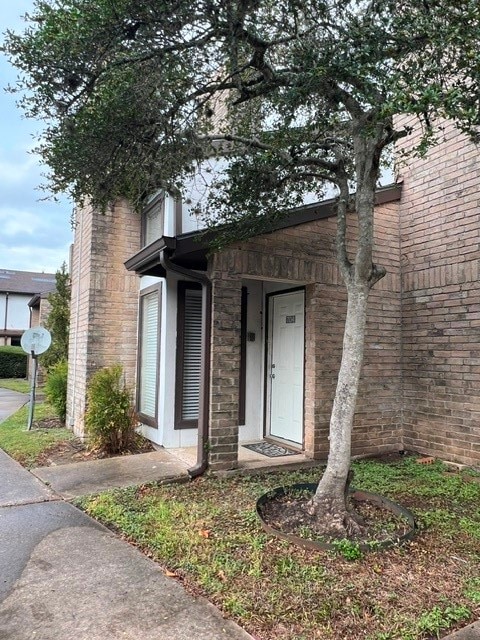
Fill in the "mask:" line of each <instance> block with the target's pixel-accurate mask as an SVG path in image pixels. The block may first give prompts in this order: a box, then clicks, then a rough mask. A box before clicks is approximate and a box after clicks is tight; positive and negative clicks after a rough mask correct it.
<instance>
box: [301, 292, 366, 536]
mask: <svg viewBox="0 0 480 640" xmlns="http://www.w3.org/2000/svg"><path fill="white" fill-rule="evenodd" d="M369 290H370V286H369V283H368V282H365V283H352V284H351V285H349V287H348V306H347V317H346V322H345V333H344V339H343V354H342V363H341V366H340V372H339V374H338V382H337V391H336V394H335V400H334V403H333V409H332V415H331V418H330V437H329V439H330V453H329V456H328V465H327V468H326V470H325V473H324V474H323V476H322V479H321V481H320V484H319V486H318V489H317V492H316V494H315V496H314V497H313V499H312V501H311V502H310V504H309V511H310V513H312V514H315V515H316V516H317V520H318V526H319V529H320V531H323V532H324V533H325V534H331V535H341V536H345V535H351V534H352V533H355V532H357V531H358V530H359V528H360V525H359V524H358V521H357V520H356V518H355V516H354V514H353V513H352V512H351V511H350V510H349V509H348V506H347V499H346V498H347V493H348V485H349V479H350V476H349V473H350V453H351V438H352V425H353V416H354V413H355V404H356V399H357V392H358V385H359V380H360V374H361V370H362V362H363V352H364V343H365V324H366V319H367V298H368V293H369Z"/></svg>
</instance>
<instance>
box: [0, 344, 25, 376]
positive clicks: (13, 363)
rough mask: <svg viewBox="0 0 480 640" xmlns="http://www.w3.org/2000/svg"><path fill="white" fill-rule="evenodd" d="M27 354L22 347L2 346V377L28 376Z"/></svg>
mask: <svg viewBox="0 0 480 640" xmlns="http://www.w3.org/2000/svg"><path fill="white" fill-rule="evenodd" d="M26 377H27V354H26V353H25V351H24V350H23V349H22V347H9V346H6V347H0V378H26Z"/></svg>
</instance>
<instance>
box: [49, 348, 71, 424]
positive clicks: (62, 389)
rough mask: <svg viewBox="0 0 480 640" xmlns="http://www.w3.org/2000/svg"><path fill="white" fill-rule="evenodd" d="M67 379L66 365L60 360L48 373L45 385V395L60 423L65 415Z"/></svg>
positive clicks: (63, 420)
mask: <svg viewBox="0 0 480 640" xmlns="http://www.w3.org/2000/svg"><path fill="white" fill-rule="evenodd" d="M67 377H68V363H67V361H66V360H60V361H59V362H57V364H55V365H53V367H51V369H50V370H49V371H48V374H47V382H46V383H45V395H46V396H47V399H48V401H49V403H50V404H51V405H52V406H53V408H54V409H55V411H56V412H57V415H58V417H59V418H60V420H61V421H62V422H65V416H66V415H67Z"/></svg>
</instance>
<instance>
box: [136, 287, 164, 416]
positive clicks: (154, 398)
mask: <svg viewBox="0 0 480 640" xmlns="http://www.w3.org/2000/svg"><path fill="white" fill-rule="evenodd" d="M160 296H161V288H160V285H153V286H152V287H148V288H147V289H144V290H143V291H141V292H140V317H139V328H140V330H139V354H138V355H139V358H138V386H137V413H138V415H139V418H140V419H141V420H142V422H144V423H145V424H147V425H149V426H151V427H157V426H158V420H157V413H158V412H157V402H158V365H159V361H158V356H159V335H160Z"/></svg>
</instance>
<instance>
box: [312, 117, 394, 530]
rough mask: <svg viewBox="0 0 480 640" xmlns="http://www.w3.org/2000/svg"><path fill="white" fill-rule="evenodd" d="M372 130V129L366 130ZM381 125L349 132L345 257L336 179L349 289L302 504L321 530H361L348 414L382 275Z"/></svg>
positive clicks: (343, 206) (340, 256) (343, 186)
mask: <svg viewBox="0 0 480 640" xmlns="http://www.w3.org/2000/svg"><path fill="white" fill-rule="evenodd" d="M371 133H373V132H371ZM384 139H385V138H384V129H383V128H382V127H378V128H377V130H376V133H375V135H365V134H364V133H362V132H361V131H360V134H358V135H354V139H353V140H354V153H355V169H356V176H357V191H356V196H355V208H356V213H357V220H358V237H357V250H356V254H355V260H354V261H353V263H352V262H350V260H349V258H348V252H347V247H346V228H347V209H348V204H347V203H348V200H349V191H348V181H347V180H346V178H344V179H343V180H340V182H339V186H340V197H339V200H338V209H337V239H336V245H337V260H338V264H339V267H340V270H341V273H342V276H343V279H344V281H345V284H346V287H347V293H348V304H347V316H346V321H345V332H344V337H343V353H342V362H341V365H340V372H339V374H338V381H337V389H336V393H335V399H334V403H333V409H332V415H331V418H330V435H329V440H330V452H329V455H328V462H327V468H326V470H325V473H324V474H323V477H322V479H321V480H320V483H319V485H318V489H317V492H316V494H315V496H314V497H313V498H312V500H311V501H310V502H309V504H308V506H307V510H308V511H309V513H310V514H311V515H315V516H316V521H317V523H316V524H317V530H318V531H319V532H320V533H323V534H325V535H334V536H339V535H340V536H350V535H352V534H354V533H357V532H359V531H360V530H361V524H360V522H359V519H358V518H357V517H356V516H355V513H354V512H353V511H352V510H351V509H349V505H348V488H349V484H350V480H351V473H350V457H351V439H352V428H353V418H354V414H355V405H356V400H357V394H358V386H359V382H360V374H361V371H362V362H363V353H364V348H365V325H366V321H367V299H368V293H369V291H370V289H371V287H372V286H373V285H374V284H375V283H376V282H377V281H378V280H379V279H380V278H382V277H383V276H384V275H385V270H384V269H383V268H378V267H377V266H376V265H374V264H373V263H372V252H373V219H374V206H375V188H376V183H377V180H378V175H379V161H380V156H381V149H382V146H383V143H384Z"/></svg>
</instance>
